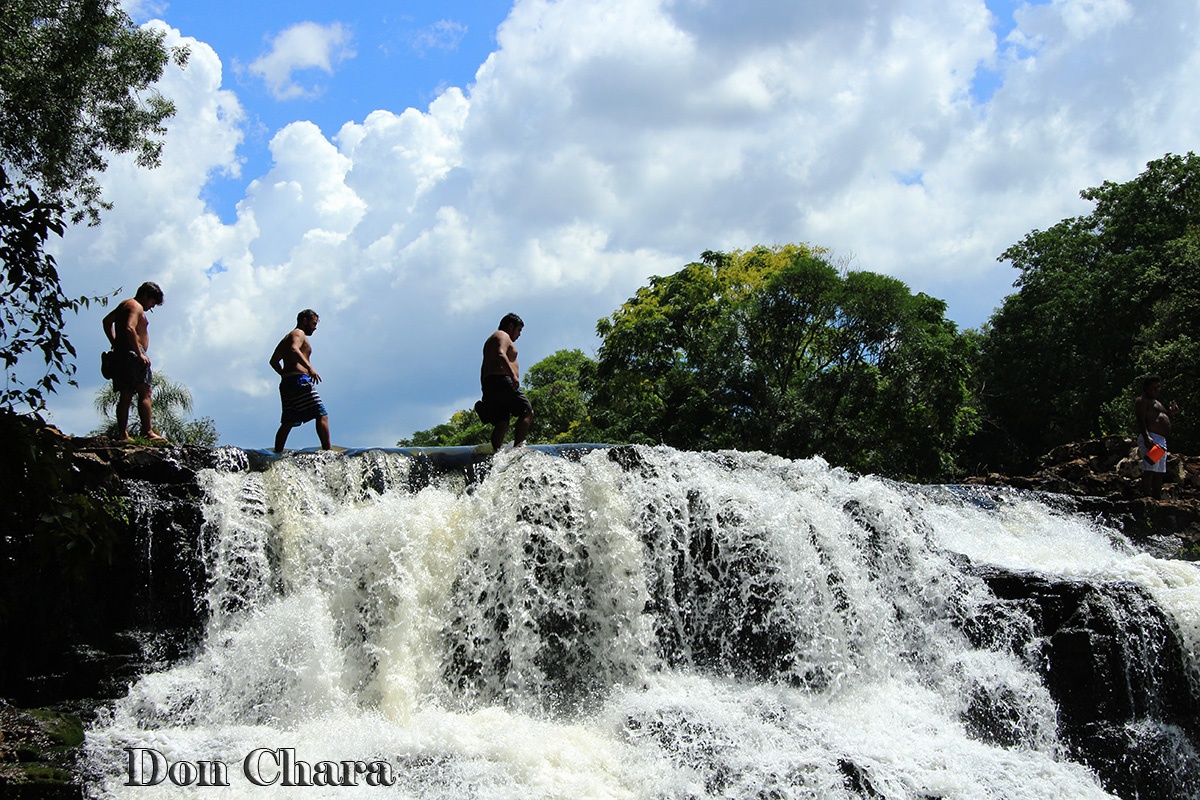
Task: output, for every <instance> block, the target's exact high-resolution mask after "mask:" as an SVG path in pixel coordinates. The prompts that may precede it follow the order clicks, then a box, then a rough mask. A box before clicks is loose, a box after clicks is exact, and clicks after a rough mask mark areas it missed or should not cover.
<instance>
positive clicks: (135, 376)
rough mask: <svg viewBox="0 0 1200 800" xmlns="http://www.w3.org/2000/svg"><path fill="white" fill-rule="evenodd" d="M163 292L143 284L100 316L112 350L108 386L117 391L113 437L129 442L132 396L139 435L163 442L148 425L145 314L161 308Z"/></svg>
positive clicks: (148, 368)
mask: <svg viewBox="0 0 1200 800" xmlns="http://www.w3.org/2000/svg"><path fill="white" fill-rule="evenodd" d="M162 302H163V291H162V289H160V288H159V287H158V284H157V283H151V282H150V281H146V282H145V283H143V284H142V285H141V286H139V287H138V290H137V294H135V295H134V296H133V297H131V298H130V299H128V300H122V301H121V302H120V303H119V304H117V307H116V308H114V309H113V310H112V311H110V312H109V313H108V314H106V315H105V317H104V335H105V336H107V337H108V345H109V349H111V350H112V370H113V371H112V376H113V377H112V384H113V388H114V389H116V391H117V438H118V439H121V440H122V441H126V442H128V441H130V440H131V439H132V438H133V437H132V436H130V435H129V408H130V406H131V405H132V404H133V396H134V395H135V394H136V395H137V397H138V418H139V419H140V420H141V423H142V436H144V437H145V438H147V439H152V440H154V441H156V442H165V441H166V439H165V438H163V437H162V436H160V435H159V434H157V433H155V432H154V428H153V427H152V426H151V424H150V384H151V382H152V381H153V379H154V375H153V373H152V372H151V370H150V356H148V355H146V352H147V351H148V350H149V349H150V330H149V328H150V322H149V320H147V319H146V312H147V311H149V310H150V309H152V308H154V307H155V306H161V305H162Z"/></svg>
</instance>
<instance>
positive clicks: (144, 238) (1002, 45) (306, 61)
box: [51, 0, 1200, 448]
mask: <svg viewBox="0 0 1200 800" xmlns="http://www.w3.org/2000/svg"><path fill="white" fill-rule="evenodd" d="M129 8H130V11H131V14H132V15H133V16H134V18H135V19H136V20H137V21H138V22H139V23H144V24H146V25H149V26H153V27H155V28H158V29H161V30H163V31H164V32H165V33H166V36H167V40H168V42H169V43H171V44H183V45H186V46H188V47H189V48H190V50H191V58H190V60H189V62H188V64H187V67H186V68H185V69H182V70H181V69H178V68H175V67H172V68H171V69H170V70H169V71H168V73H167V74H166V75H165V76H164V78H163V80H162V82H161V87H160V88H161V91H162V92H163V93H164V94H166V95H168V96H170V97H171V98H173V99H174V101H175V102H176V104H177V106H178V113H177V115H176V116H175V118H174V119H173V120H172V121H171V123H170V131H169V133H168V135H167V139H166V147H165V151H164V158H163V164H162V166H161V167H160V168H158V169H156V170H153V171H144V170H139V169H137V168H136V167H134V166H133V165H132V163H131V162H130V161H127V160H125V159H114V160H113V161H112V164H111V166H110V169H109V170H108V172H107V173H106V175H105V176H104V178H103V184H104V186H105V191H106V197H107V199H108V200H110V201H112V202H113V203H114V204H115V208H114V209H113V210H112V211H111V212H109V213H108V214H107V215H106V216H105V218H104V222H103V224H102V225H101V226H100V227H98V228H95V229H86V228H84V229H75V230H72V231H69V232H68V235H67V236H66V238H65V239H64V240H63V242H61V244H60V245H59V247H58V250H57V252H58V258H59V266H60V270H61V273H62V276H63V282H64V285H65V287H66V290H67V292H68V294H71V295H75V296H78V295H82V294H89V295H94V294H105V293H109V292H112V291H113V290H115V289H117V288H118V287H123V292H122V295H121V296H122V297H127V296H130V295H131V294H132V293H133V291H134V289H135V288H136V287H137V285H138V284H139V283H141V282H142V281H143V280H155V281H157V282H158V283H160V284H161V285H162V287H163V289H164V290H165V292H166V304H165V305H164V306H163V307H162V308H160V309H156V310H155V311H154V312H153V313H152V315H151V335H152V342H151V356H152V357H153V359H154V365H155V368H156V369H158V370H160V371H162V372H164V373H166V374H167V375H169V376H170V377H171V378H173V379H175V380H178V381H181V382H183V383H185V384H186V385H187V386H188V387H189V388H190V389H191V390H192V393H193V394H194V396H195V400H196V409H195V413H196V415H198V416H210V417H212V418H213V419H214V420H215V422H216V424H217V428H218V430H219V432H220V435H221V441H222V443H226V444H234V445H238V446H242V447H247V448H259V447H267V446H269V445H270V443H271V441H272V438H273V436H274V432H275V429H276V427H277V426H278V420H279V400H278V394H277V390H276V382H277V381H276V376H275V374H274V373H273V372H272V371H271V370H270V368H269V367H268V366H267V358H268V356H269V355H270V353H271V350H272V349H273V347H274V345H275V343H276V342H277V341H278V340H279V339H280V337H282V336H283V335H284V334H285V333H287V332H288V331H289V330H290V329H291V328H292V327H293V325H294V324H295V315H296V312H297V311H299V310H301V309H303V308H306V307H312V308H314V309H316V310H317V311H318V312H319V313H320V315H321V324H320V328H319V329H318V331H317V332H316V334H314V336H313V337H312V343H313V348H314V353H313V362H314V364H315V365H316V367H317V369H318V370H319V371H320V373H321V375H322V377H323V378H324V382H323V383H322V384H321V393H322V395H323V397H324V399H325V401H326V404H327V405H328V407H329V410H330V423H331V427H332V430H333V440H334V443H335V444H338V445H343V446H348V447H369V446H390V445H394V444H395V442H396V440H397V439H399V438H400V437H403V436H407V435H409V434H411V433H412V432H413V431H415V430H419V429H423V428H428V427H431V426H432V425H434V424H437V423H439V422H442V421H445V419H447V418H448V416H449V415H450V413H451V412H453V411H454V410H456V409H459V408H467V407H470V405H471V404H472V403H473V402H474V400H475V399H477V397H478V361H479V353H480V348H481V345H482V342H483V340H484V338H485V337H486V336H487V335H488V334H489V333H491V331H492V330H494V329H495V326H496V323H497V321H498V320H499V318H500V317H501V316H502V315H503V314H504V313H505V312H508V311H510V310H511V311H516V312H517V313H519V314H521V315H522V316H523V317H524V319H525V321H526V329H525V335H524V336H523V338H522V339H521V341H520V348H521V361H522V364H523V365H524V366H526V367H528V366H529V365H531V364H533V363H534V362H536V361H537V360H539V359H540V358H543V357H544V356H546V355H548V354H550V353H552V352H554V351H555V350H558V349H562V348H580V349H582V350H584V351H585V352H587V353H589V354H590V353H594V350H595V348H596V346H597V345H598V341H597V339H596V337H595V332H594V331H595V324H596V320H597V319H599V318H600V317H602V316H606V315H607V314H609V313H611V312H612V311H613V310H614V309H615V308H616V307H617V306H619V305H620V303H621V302H623V301H624V300H625V299H627V298H628V297H630V296H631V295H632V294H633V293H634V292H635V291H636V290H637V288H638V287H639V286H641V285H643V284H644V283H645V281H646V279H647V278H648V277H649V276H651V275H663V274H668V273H671V272H674V271H676V270H678V269H679V268H680V267H682V266H683V265H684V264H686V263H687V262H689V261H693V260H696V259H697V258H698V256H699V254H700V253H701V252H703V251H704V250H708V249H716V250H734V249H745V248H749V247H752V246H754V245H756V244H768V245H770V244H783V243H788V242H808V243H811V244H814V245H822V246H825V247H829V248H831V249H832V250H833V252H834V253H835V254H836V255H837V256H838V257H840V258H844V259H850V260H851V263H852V265H853V266H854V267H855V268H859V269H867V270H873V271H877V272H883V273H888V274H891V275H894V276H896V277H898V278H900V279H902V280H904V281H905V282H907V283H908V285H909V286H910V287H911V288H912V289H913V290H914V291H923V292H926V293H928V294H931V295H934V296H936V297H940V298H943V299H944V300H946V301H947V303H948V305H949V315H950V317H951V318H952V319H954V320H955V321H956V322H957V323H958V324H959V325H960V326H961V327H964V328H968V327H978V326H979V325H981V324H982V323H983V322H984V321H985V320H986V319H987V318H988V317H989V315H990V314H991V313H992V311H993V309H994V308H995V307H996V306H997V305H998V304H999V303H1000V302H1001V301H1002V300H1003V298H1004V296H1005V295H1006V294H1007V293H1008V292H1010V291H1011V287H1012V281H1013V279H1014V277H1015V274H1016V273H1015V271H1014V270H1013V269H1012V267H1011V266H1009V265H1008V264H1005V263H1000V262H997V260H996V258H997V256H998V255H999V254H1000V253H1001V252H1002V251H1003V250H1004V249H1005V248H1006V247H1007V246H1008V245H1010V244H1012V243H1013V242H1015V241H1017V240H1018V239H1020V237H1021V236H1022V235H1023V234H1025V233H1027V232H1029V231H1031V230H1033V229H1035V228H1046V227H1048V226H1050V225H1053V224H1054V223H1056V222H1057V221H1059V220H1060V219H1062V218H1064V217H1067V216H1072V215H1076V214H1080V213H1086V212H1087V211H1088V210H1089V208H1090V205H1089V204H1086V203H1084V202H1083V201H1082V200H1080V198H1079V191H1080V190H1081V189H1083V188H1085V187H1088V186H1094V185H1097V184H1099V183H1101V182H1103V181H1105V180H1113V181H1126V180H1129V179H1131V178H1132V177H1134V176H1135V175H1137V174H1138V173H1139V172H1140V171H1141V170H1142V169H1143V168H1144V166H1145V163H1146V162H1147V161H1149V160H1151V159H1154V158H1158V157H1160V156H1162V155H1163V154H1165V153H1168V152H1173V153H1186V152H1188V151H1189V150H1194V149H1196V146H1197V142H1198V141H1200V137H1198V134H1200V69H1198V68H1200V63H1198V62H1200V58H1198V57H1200V24H1198V23H1200V3H1198V2H1197V0H1138V2H1136V3H1135V2H1133V0H1053V2H1037V3H1026V2H1018V1H1017V0H986V2H985V1H984V0H892V1H891V2H884V3H880V2H875V0H870V1H868V0H814V1H813V2H800V1H799V0H555V1H554V2H547V1H546V0H515V2H512V3H508V2H503V1H502V0H436V2H435V1H434V0H419V1H418V2H403V1H400V2H398V1H397V0H387V1H385V0H370V1H367V0H346V2H342V3H338V4H334V3H328V2H324V1H322V2H316V0H289V1H288V2H279V1H275V0H267V1H264V2H257V3H252V2H245V0H239V2H232V1H231V0H170V2H157V3H151V2H141V3H139V4H137V5H130V6H129ZM104 313H105V312H104V310H103V309H92V310H90V311H88V312H85V313H84V314H82V315H80V316H79V317H78V318H77V319H74V320H72V321H71V323H70V325H69V333H70V335H71V337H72V340H73V342H74V343H75V345H76V347H77V348H78V350H79V352H80V357H81V358H80V372H79V376H78V378H79V383H80V388H78V389H73V388H67V389H65V390H64V391H63V392H62V393H61V394H60V395H59V396H57V397H55V398H54V399H53V400H52V402H51V414H52V416H51V419H52V421H53V422H54V423H55V424H57V425H58V426H59V427H61V428H62V429H63V430H65V431H67V432H71V433H86V432H87V431H89V430H90V429H92V428H93V427H95V426H96V424H97V423H98V419H97V417H96V414H95V412H94V411H93V410H92V399H93V397H94V395H95V392H96V389H97V388H98V386H99V384H100V378H99V374H98V363H93V362H98V360H99V359H98V353H99V351H100V350H101V349H103V347H104V345H105V340H104V339H103V338H102V334H101V330H100V319H101V317H102V316H103V314H104ZM316 443H317V440H316V435H315V433H314V431H313V426H312V425H311V424H310V425H306V426H305V427H304V428H302V429H299V430H296V431H294V432H293V433H292V434H291V438H290V439H289V445H291V446H294V447H311V446H314V445H316Z"/></svg>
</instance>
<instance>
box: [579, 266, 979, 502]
mask: <svg viewBox="0 0 1200 800" xmlns="http://www.w3.org/2000/svg"><path fill="white" fill-rule="evenodd" d="M944 312H945V304H944V303H943V302H942V301H940V300H936V299H934V298H931V297H928V296H926V295H922V294H918V295H913V294H912V293H911V292H910V291H909V289H908V287H907V286H905V285H904V284H903V283H902V282H901V281H898V280H896V279H894V278H890V277H887V276H884V275H878V274H875V273H870V272H859V271H848V272H844V271H842V270H839V269H838V268H837V267H835V266H833V265H832V264H830V263H829V262H828V261H827V260H826V259H825V254H824V252H823V251H821V250H816V249H813V248H810V247H808V246H806V245H786V246H783V247H774V248H768V247H756V248H753V249H751V250H749V251H745V252H735V253H730V254H724V253H715V252H706V253H704V254H703V256H702V257H701V261H700V262H697V263H693V264H689V265H687V266H686V267H684V268H683V269H682V270H680V271H679V272H677V273H675V274H674V275H671V276H668V277H665V278H652V279H651V281H650V285H649V286H648V287H643V288H642V289H639V290H638V293H637V294H636V295H635V296H634V297H633V298H631V299H630V300H629V301H628V302H626V303H625V304H624V305H623V306H622V307H621V308H620V309H618V310H617V311H616V312H615V313H614V314H613V315H612V316H610V317H608V318H606V319H602V320H600V322H599V324H598V326H597V330H598V332H599V333H600V335H601V336H602V337H603V339H604V342H603V344H602V345H601V347H600V353H599V364H598V369H597V374H598V385H599V386H600V387H602V391H599V392H597V398H600V399H597V400H594V401H593V413H594V414H595V416H596V419H597V420H598V421H599V424H600V428H601V431H602V433H603V435H604V436H606V437H607V438H608V439H609V440H618V441H619V440H625V441H635V442H636V441H649V442H664V443H666V444H670V445H672V446H675V447H680V448H692V449H712V448H725V447H732V448H739V449H759V450H766V451H769V452H774V453H778V454H780V455H784V456H789V457H804V456H809V455H813V454H818V453H819V454H822V455H824V456H825V457H826V458H828V459H829V460H830V461H831V462H833V463H837V464H841V465H844V466H847V467H850V468H853V469H856V470H860V471H870V472H878V473H882V474H887V475H894V476H897V477H910V478H930V477H943V476H946V475H948V474H950V473H952V472H953V470H954V466H955V463H956V462H955V456H956V448H957V447H958V443H959V441H960V440H961V439H962V438H963V437H964V436H966V435H967V434H968V433H969V432H970V431H971V430H972V429H973V426H974V424H975V414H974V409H973V406H972V402H971V399H972V398H971V392H970V363H971V354H972V346H971V341H972V340H971V339H970V338H969V337H964V336H963V335H961V334H959V333H958V331H957V329H956V328H955V326H954V324H953V323H952V322H950V321H948V320H946V319H945V318H944Z"/></svg>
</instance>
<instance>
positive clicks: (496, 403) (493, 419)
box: [475, 375, 533, 425]
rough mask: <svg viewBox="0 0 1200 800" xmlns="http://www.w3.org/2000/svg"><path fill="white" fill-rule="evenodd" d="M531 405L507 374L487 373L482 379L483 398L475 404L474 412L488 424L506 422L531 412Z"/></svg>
mask: <svg viewBox="0 0 1200 800" xmlns="http://www.w3.org/2000/svg"><path fill="white" fill-rule="evenodd" d="M532 411H533V405H532V404H531V403H530V402H529V398H528V397H526V396H525V393H524V392H522V391H521V390H520V389H519V388H518V387H517V386H516V385H515V384H514V383H513V379H512V378H510V377H509V376H507V375H487V376H485V377H484V379H483V399H482V400H480V401H479V402H478V403H476V404H475V413H476V414H478V415H479V418H480V419H481V420H483V421H484V423H485V424H488V425H499V424H500V423H501V422H507V421H508V418H509V417H520V416H523V415H524V414H525V413H526V412H532Z"/></svg>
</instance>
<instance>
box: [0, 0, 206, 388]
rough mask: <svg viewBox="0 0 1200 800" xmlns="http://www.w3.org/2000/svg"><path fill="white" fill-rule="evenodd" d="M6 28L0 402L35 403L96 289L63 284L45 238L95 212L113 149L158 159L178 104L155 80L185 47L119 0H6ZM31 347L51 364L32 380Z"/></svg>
mask: <svg viewBox="0 0 1200 800" xmlns="http://www.w3.org/2000/svg"><path fill="white" fill-rule="evenodd" d="M0 34H2V35H3V42H4V44H3V47H0V256H2V257H3V260H4V271H3V274H2V275H0V292H2V293H3V295H4V297H5V303H4V311H3V314H2V315H0V360H3V362H4V369H5V378H6V384H5V387H4V389H3V390H2V391H0V406H3V407H8V408H12V407H14V406H17V405H27V406H29V407H31V408H33V409H35V410H36V409H40V408H42V407H44V405H45V400H46V395H47V394H48V393H50V392H54V391H56V389H57V384H58V383H59V382H60V380H61V378H62V377H65V378H67V380H68V382H71V375H72V374H73V373H74V363H73V358H74V355H75V350H74V348H73V347H72V346H71V343H70V342H69V341H68V340H67V338H66V336H64V335H63V333H62V323H63V314H64V313H65V312H75V311H78V310H79V309H81V308H84V307H86V306H87V305H88V304H89V303H90V302H92V301H94V300H97V299H98V298H88V297H79V298H72V297H68V296H67V295H66V294H65V293H64V292H63V289H62V285H61V283H60V281H59V276H58V270H57V266H56V264H55V262H54V258H53V257H52V256H51V255H49V254H48V253H46V252H45V246H46V242H47V240H48V239H49V237H50V236H51V235H56V236H62V235H63V232H64V229H65V220H66V219H68V218H69V219H70V221H71V222H81V221H84V220H87V221H88V222H89V223H91V224H96V223H97V222H98V221H99V219H100V212H101V211H102V210H103V209H105V208H107V207H108V204H107V203H105V201H104V200H103V198H102V197H101V192H100V184H99V179H98V177H97V176H98V174H99V173H100V172H102V171H103V170H104V169H105V167H106V166H107V157H108V154H111V153H128V152H132V153H135V154H136V156H137V161H138V163H139V164H141V165H143V166H148V167H149V166H155V165H157V164H158V163H159V159H160V156H161V150H162V139H161V137H162V134H163V133H164V132H165V128H164V122H165V120H166V119H167V118H169V117H170V116H171V115H172V114H173V113H174V111H175V108H174V105H173V104H172V103H171V102H170V101H169V100H167V99H166V98H164V97H163V96H162V95H161V94H159V93H158V92H157V91H155V90H154V88H153V87H154V83H155V82H156V81H157V80H158V79H159V77H160V76H161V75H162V72H163V69H164V68H165V67H166V64H167V63H168V61H169V60H170V59H171V58H174V59H175V60H176V61H177V62H178V63H180V64H183V63H185V62H186V58H187V51H186V50H184V49H173V50H169V49H168V48H167V47H166V46H165V45H164V43H163V35H162V34H161V33H160V32H155V31H151V30H148V29H144V28H139V27H137V26H136V25H134V24H133V21H132V20H131V19H130V17H129V15H128V14H126V13H125V12H124V11H123V10H122V8H121V6H120V4H119V3H118V2H116V0H72V1H71V2H63V0H0ZM30 352H38V353H40V354H41V356H42V357H43V359H44V362H45V373H44V375H43V376H42V377H41V378H40V379H39V380H37V381H36V382H34V383H33V384H32V385H28V386H27V385H25V384H24V383H23V382H22V381H21V380H20V379H19V378H18V376H17V373H16V367H17V364H18V362H19V361H20V360H21V358H22V356H24V355H26V354H27V353H30Z"/></svg>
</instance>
